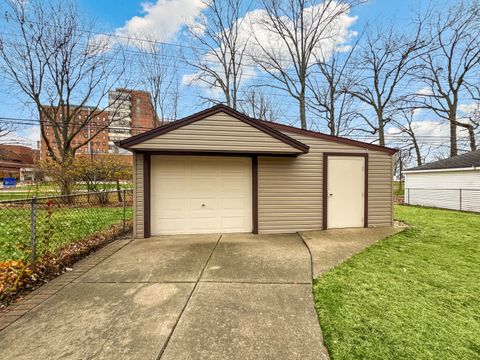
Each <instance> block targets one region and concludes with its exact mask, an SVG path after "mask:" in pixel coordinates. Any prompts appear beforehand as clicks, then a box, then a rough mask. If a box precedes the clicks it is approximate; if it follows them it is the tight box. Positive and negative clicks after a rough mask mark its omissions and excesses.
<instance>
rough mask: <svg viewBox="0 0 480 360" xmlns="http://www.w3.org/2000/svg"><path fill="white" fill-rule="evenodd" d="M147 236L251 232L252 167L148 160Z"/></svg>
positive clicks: (240, 161)
mask: <svg viewBox="0 0 480 360" xmlns="http://www.w3.org/2000/svg"><path fill="white" fill-rule="evenodd" d="M150 180H151V182H150V183H151V204H150V206H151V234H152V235H163V234H198V233H225V232H251V231H252V161H251V159H250V158H241V157H216V156H213V157H203V156H192V157H180V156H157V155H155V156H152V158H151V179H150Z"/></svg>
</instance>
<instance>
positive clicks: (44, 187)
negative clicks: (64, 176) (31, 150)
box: [0, 182, 132, 201]
mask: <svg viewBox="0 0 480 360" xmlns="http://www.w3.org/2000/svg"><path fill="white" fill-rule="evenodd" d="M101 188H102V189H103V191H104V190H108V191H113V190H117V185H116V184H113V183H112V184H102V185H101ZM131 188H132V185H131V184H120V189H126V190H128V189H131ZM86 190H87V186H86V185H85V184H76V185H75V186H74V192H82V191H86ZM56 195H60V190H59V188H58V186H57V185H56V184H55V183H52V182H44V183H39V184H35V185H18V186H16V187H15V188H14V189H2V190H1V191H0V201H1V200H21V199H29V198H32V197H42V196H56Z"/></svg>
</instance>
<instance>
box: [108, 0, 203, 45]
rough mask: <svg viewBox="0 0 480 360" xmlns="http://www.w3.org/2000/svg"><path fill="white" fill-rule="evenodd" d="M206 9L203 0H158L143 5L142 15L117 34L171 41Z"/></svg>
mask: <svg viewBox="0 0 480 360" xmlns="http://www.w3.org/2000/svg"><path fill="white" fill-rule="evenodd" d="M204 7H205V4H204V2H202V1H201V0H157V1H156V2H155V3H149V2H145V3H142V15H141V16H134V17H132V18H131V19H129V20H128V21H127V22H126V23H125V25H123V26H122V27H120V28H118V29H116V31H115V34H116V35H119V36H124V37H137V38H138V37H144V36H148V37H149V39H152V40H156V41H171V40H173V39H174V38H175V36H176V34H177V33H178V32H179V30H180V29H181V28H182V27H183V26H184V25H188V24H191V23H193V21H194V20H195V18H196V17H197V16H198V15H199V14H200V12H201V10H202V9H203V8H204Z"/></svg>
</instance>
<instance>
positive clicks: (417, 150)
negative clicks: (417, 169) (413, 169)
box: [413, 140, 422, 166]
mask: <svg viewBox="0 0 480 360" xmlns="http://www.w3.org/2000/svg"><path fill="white" fill-rule="evenodd" d="M413 146H414V148H415V155H416V157H417V166H420V165H422V155H421V153H420V146H418V143H417V140H414V141H413Z"/></svg>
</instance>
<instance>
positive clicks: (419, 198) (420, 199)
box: [405, 188, 480, 212]
mask: <svg viewBox="0 0 480 360" xmlns="http://www.w3.org/2000/svg"><path fill="white" fill-rule="evenodd" d="M405 204H408V205H421V206H429V207H436V208H442V209H451V210H461V211H472V212H480V189H455V188H450V189H448V188H444V189H428V188H427V189H425V188H406V189H405Z"/></svg>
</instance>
